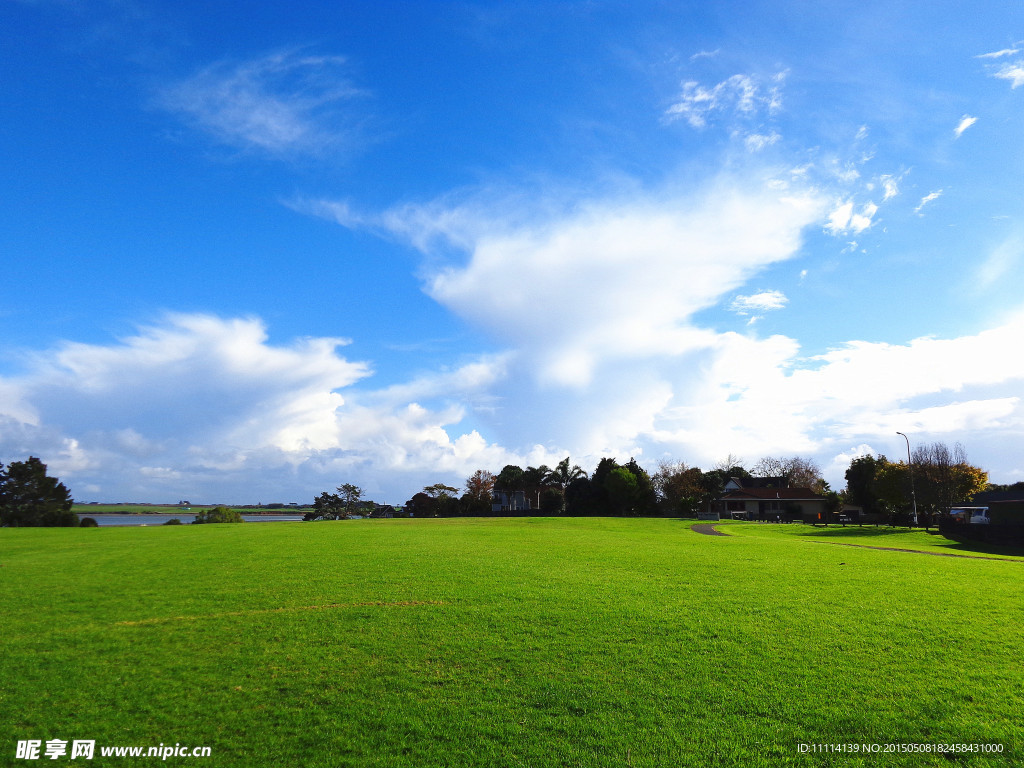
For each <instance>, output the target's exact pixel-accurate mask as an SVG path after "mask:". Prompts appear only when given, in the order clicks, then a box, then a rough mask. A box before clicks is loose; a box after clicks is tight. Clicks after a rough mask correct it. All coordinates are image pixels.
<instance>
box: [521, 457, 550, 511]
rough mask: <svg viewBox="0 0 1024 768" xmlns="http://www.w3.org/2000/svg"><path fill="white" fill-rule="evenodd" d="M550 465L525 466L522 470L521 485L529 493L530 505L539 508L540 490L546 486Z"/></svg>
mask: <svg viewBox="0 0 1024 768" xmlns="http://www.w3.org/2000/svg"><path fill="white" fill-rule="evenodd" d="M550 475H551V467H549V466H548V465H547V464H541V465H540V466H539V467H527V468H526V469H525V470H524V471H523V486H524V489H525V491H526V492H527V493H528V494H529V495H530V502H531V507H532V508H533V509H540V492H541V491H542V490H544V488H546V487H547V484H548V477H549V476H550Z"/></svg>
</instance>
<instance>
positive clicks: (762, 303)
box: [729, 291, 789, 324]
mask: <svg viewBox="0 0 1024 768" xmlns="http://www.w3.org/2000/svg"><path fill="white" fill-rule="evenodd" d="M788 303H789V299H788V298H787V297H786V294H784V293H783V292H782V291H760V292H758V293H753V294H750V295H746V296H737V297H736V298H734V299H733V300H732V302H731V303H730V304H729V309H730V310H731V311H732V312H735V313H736V314H737V315H740V316H743V317H750V318H751V319H750V324H753V323H754V321H755V320H759V319H760V318H761V317H762V316H763V314H764V313H765V312H771V311H773V310H776V309H783V308H784V307H785V306H786V304H788Z"/></svg>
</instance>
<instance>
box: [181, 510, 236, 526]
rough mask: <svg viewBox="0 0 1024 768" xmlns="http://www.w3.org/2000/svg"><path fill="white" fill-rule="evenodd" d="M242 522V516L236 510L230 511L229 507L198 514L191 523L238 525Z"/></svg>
mask: <svg viewBox="0 0 1024 768" xmlns="http://www.w3.org/2000/svg"><path fill="white" fill-rule="evenodd" d="M240 522H242V515H241V513H240V512H239V511H238V510H237V509H231V508H229V507H214V508H213V509H207V510H206V511H204V512H200V513H199V514H197V515H196V519H195V520H193V521H192V523H193V524H196V523H240Z"/></svg>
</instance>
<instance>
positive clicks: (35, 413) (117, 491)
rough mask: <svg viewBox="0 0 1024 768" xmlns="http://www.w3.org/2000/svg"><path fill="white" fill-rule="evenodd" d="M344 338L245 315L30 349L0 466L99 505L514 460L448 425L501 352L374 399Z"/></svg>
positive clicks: (15, 390)
mask: <svg viewBox="0 0 1024 768" xmlns="http://www.w3.org/2000/svg"><path fill="white" fill-rule="evenodd" d="M346 343H347V341H346V340H345V339H339V338H311V339H298V340H295V341H293V342H291V343H289V344H286V345H274V344H271V343H269V342H268V338H267V333H266V329H265V328H264V326H263V324H262V323H261V322H260V321H258V320H256V319H252V318H248V319H237V318H236V319H223V318H218V317H213V316H207V315H171V316H168V317H167V318H166V319H165V320H164V321H162V322H160V323H157V324H154V325H152V326H149V327H146V328H142V329H140V330H139V331H138V333H136V334H135V335H132V336H129V337H127V338H124V339H121V340H119V341H118V342H116V343H111V344H107V345H100V344H82V343H74V342H68V343H65V344H63V345H61V346H59V347H58V348H56V349H53V350H49V351H43V352H36V353H34V354H33V355H32V356H31V357H30V358H29V364H28V368H27V370H26V371H24V372H23V373H21V374H19V375H16V376H8V377H5V378H0V391H2V392H3V393H4V397H2V398H0V459H10V458H14V457H21V456H24V455H26V454H28V453H33V454H36V455H41V456H42V457H43V458H44V460H45V461H49V462H50V463H51V464H52V465H53V467H54V468H55V470H56V471H59V472H60V473H61V475H62V476H66V477H67V479H68V480H69V482H70V483H71V484H72V486H74V485H75V484H76V483H77V484H79V485H80V486H81V487H86V486H89V487H94V488H97V489H99V490H97V491H96V492H97V493H100V492H103V493H107V494H111V496H110V497H108V498H121V499H125V498H138V496H137V495H136V494H153V495H157V496H158V497H159V496H160V495H163V498H165V499H168V498H171V499H173V498H192V497H197V496H198V497H204V498H206V499H208V500H211V499H212V500H217V499H218V498H219V495H218V493H219V491H220V489H224V490H225V492H226V493H233V494H234V498H237V494H238V492H239V488H240V487H242V488H244V489H245V493H247V494H248V493H256V492H259V493H261V494H263V493H266V494H271V495H272V496H275V497H276V496H279V495H281V494H285V493H286V492H287V493H289V494H292V493H298V492H299V490H300V489H301V491H302V493H303V494H304V495H305V494H308V493H309V492H310V491H311V490H312V489H315V488H317V487H320V486H322V487H331V483H333V484H334V485H336V484H337V483H338V482H340V480H339V479H338V478H339V477H340V476H342V475H345V473H346V472H347V473H352V472H354V471H358V472H359V473H360V478H361V479H360V484H362V483H363V482H368V483H369V485H370V486H371V487H372V486H373V484H374V483H378V484H381V483H383V482H384V479H385V477H384V476H385V475H386V473H388V472H392V473H394V472H397V473H405V474H406V475H409V476H415V475H416V473H421V474H423V475H429V474H430V473H431V472H442V473H444V472H453V473H457V475H462V474H466V475H468V474H469V472H471V471H472V469H474V468H476V467H477V466H491V465H493V464H497V463H499V462H503V461H505V460H508V459H511V458H517V457H514V456H513V455H512V454H510V453H509V452H507V451H505V450H504V449H502V448H501V447H499V446H496V445H494V444H492V443H489V442H488V441H486V440H484V439H483V438H482V437H481V436H480V434H479V433H478V432H476V431H475V430H472V429H466V430H462V431H458V430H452V431H451V432H450V431H449V430H451V429H452V428H453V427H454V425H457V424H458V423H459V422H460V421H461V420H462V419H463V417H464V415H465V413H466V409H467V408H468V407H471V406H472V403H473V402H474V398H475V397H476V395H477V393H479V392H480V391H481V390H485V389H486V388H487V387H488V386H489V385H490V384H491V383H493V382H494V380H495V379H496V378H497V377H498V376H500V375H501V374H502V372H503V370H504V366H505V364H506V360H505V358H503V357H501V356H490V357H482V358H480V359H478V360H474V361H471V362H468V363H466V364H465V365H463V366H459V367H457V368H455V369H453V370H450V371H441V372H437V373H434V374H430V375H425V376H423V377H420V378H419V379H416V380H414V381H411V382H408V383H407V384H405V385H396V386H393V387H390V388H384V389H380V390H376V391H375V390H372V389H366V388H360V387H357V386H356V385H357V384H359V383H360V382H363V381H364V380H367V379H369V378H370V377H371V375H372V372H371V370H370V367H369V365H367V364H366V363H364V362H357V361H350V360H347V359H345V358H344V357H342V356H340V355H339V354H338V349H339V347H342V346H344V345H345V344H346ZM115 468H116V469H115ZM101 469H103V471H102V472H101V471H100V470H101ZM339 473H340V474H339ZM118 475H119V476H120V480H119V481H118V483H117V484H116V485H112V483H111V481H110V478H111V477H114V476H118ZM345 476H347V475H345ZM102 478H105V479H102ZM243 483H244V484H245V485H244V486H243V485H242V484H243ZM250 486H251V487H250ZM407 490H416V488H415V487H413V488H411V489H407ZM265 500H266V499H265ZM277 500H280V499H279V498H278V499H277ZM293 500H294V499H293Z"/></svg>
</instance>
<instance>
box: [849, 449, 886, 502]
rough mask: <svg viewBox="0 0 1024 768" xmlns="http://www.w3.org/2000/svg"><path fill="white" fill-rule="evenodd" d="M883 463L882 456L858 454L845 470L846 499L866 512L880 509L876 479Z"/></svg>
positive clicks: (884, 461)
mask: <svg viewBox="0 0 1024 768" xmlns="http://www.w3.org/2000/svg"><path fill="white" fill-rule="evenodd" d="M885 463H886V460H885V457H884V456H879V457H878V458H875V457H874V456H858V457H857V458H856V459H854V460H853V461H851V462H850V466H849V468H848V469H847V470H846V499H847V501H849V502H850V503H851V504H855V505H856V506H858V507H860V508H861V509H863V510H864V512H865V513H867V514H873V513H875V512H880V511H881V509H880V500H879V498H878V490H877V488H876V479H877V477H878V472H879V468H880V467H881V466H882V465H883V464H885Z"/></svg>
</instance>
